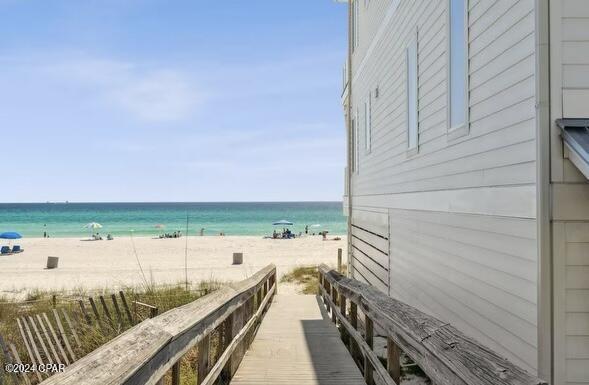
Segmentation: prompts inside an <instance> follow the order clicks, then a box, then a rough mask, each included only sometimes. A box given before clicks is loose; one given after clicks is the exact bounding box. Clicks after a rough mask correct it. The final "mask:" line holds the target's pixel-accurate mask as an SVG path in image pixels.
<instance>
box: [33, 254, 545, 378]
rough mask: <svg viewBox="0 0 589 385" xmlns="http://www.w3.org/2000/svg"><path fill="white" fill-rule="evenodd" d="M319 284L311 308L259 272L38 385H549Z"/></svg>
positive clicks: (370, 290) (329, 283)
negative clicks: (410, 375)
mask: <svg viewBox="0 0 589 385" xmlns="http://www.w3.org/2000/svg"><path fill="white" fill-rule="evenodd" d="M317 278H318V287H317V288H318V292H319V295H318V296H313V295H311V296H302V295H301V296H299V295H288V294H279V292H280V290H279V288H278V280H277V276H276V267H275V266H274V265H268V266H267V267H265V268H263V269H261V270H260V271H258V272H257V273H256V274H254V275H252V276H251V277H249V278H248V279H246V280H243V281H241V282H235V283H232V284H228V285H225V286H223V287H221V288H219V289H218V290H216V291H214V292H213V293H211V294H208V295H206V296H204V297H202V298H199V299H198V300H196V301H194V302H191V303H189V304H187V305H184V306H181V307H178V308H175V309H172V310H170V311H167V312H165V313H163V314H160V315H159V316H156V317H154V318H151V319H149V320H146V321H143V322H141V323H140V324H137V325H135V326H134V327H133V328H131V329H129V330H127V331H125V332H124V333H122V334H121V335H119V336H118V337H117V338H115V339H113V340H111V341H110V342H108V343H106V344H104V345H103V346H101V347H100V348H98V349H96V350H95V351H93V352H92V353H90V354H88V355H86V356H85V357H83V358H81V359H80V360H78V361H76V362H75V363H73V364H72V365H70V366H68V367H67V368H66V371H64V372H63V373H58V374H55V375H53V376H52V377H49V378H48V379H46V380H45V381H43V382H42V385H164V384H168V385H169V384H172V385H182V384H186V383H191V384H194V383H196V385H217V384H227V383H231V384H232V385H361V384H364V383H366V384H368V385H374V384H383V385H399V384H400V385H403V382H405V379H404V376H403V370H405V369H403V367H413V368H412V369H411V370H413V371H415V368H414V366H418V367H419V368H420V369H421V370H422V371H423V373H424V374H425V375H426V376H427V377H428V378H429V380H431V383H434V384H452V385H545V384H546V382H545V381H542V380H540V379H538V378H536V377H535V376H534V375H532V374H530V373H528V372H526V371H525V370H523V369H521V368H520V367H518V366H517V365H516V364H514V363H512V362H510V361H508V360H506V359H505V358H503V357H501V356H499V355H498V354H496V353H495V352H493V351H492V350H490V349H489V348H487V347H486V346H484V345H482V344H481V343H479V342H478V341H476V340H473V339H472V338H470V337H468V336H466V335H465V334H463V333H462V332H461V331H459V330H458V329H456V328H455V327H453V326H452V325H450V324H448V323H445V322H443V321H441V320H439V319H437V318H435V317H432V316H430V315H428V314H426V313H423V312H421V311H420V310H418V309H416V308H414V307H412V306H409V305H408V304H405V303H403V302H400V301H398V300H396V299H394V298H392V297H390V296H388V295H387V294H386V293H383V292H382V291H380V290H378V289H376V288H374V287H372V286H369V285H367V284H366V283H363V282H360V281H358V280H355V279H353V278H349V277H346V276H343V275H342V274H340V273H339V272H338V271H335V270H332V269H330V268H329V267H327V266H325V265H321V266H320V267H319V269H318V274H317ZM348 352H349V353H348ZM188 361H189V362H190V365H186V363H187V362H188ZM195 364H196V365H195ZM188 371H190V372H188ZM195 378H196V381H195V380H194V379H195ZM405 383H406V382H405Z"/></svg>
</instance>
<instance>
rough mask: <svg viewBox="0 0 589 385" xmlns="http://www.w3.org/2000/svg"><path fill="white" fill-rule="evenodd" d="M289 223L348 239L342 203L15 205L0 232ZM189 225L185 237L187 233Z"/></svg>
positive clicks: (255, 228) (267, 229)
mask: <svg viewBox="0 0 589 385" xmlns="http://www.w3.org/2000/svg"><path fill="white" fill-rule="evenodd" d="M281 220H287V221H288V222H292V223H294V225H293V226H290V227H289V228H290V229H291V231H292V232H293V233H295V234H299V233H304V232H305V229H306V228H307V229H308V231H309V232H311V233H312V232H315V233H318V232H320V231H329V232H330V233H331V234H339V235H343V234H345V233H346V230H347V226H346V217H345V216H344V210H343V205H342V203H341V202H247V203H242V202H204V203H198V202H196V203H162V202H152V203H139V202H135V203H122V202H118V203H68V204H65V203H55V204H47V203H30V204H26V203H19V204H0V232H4V231H16V232H18V233H20V234H22V235H23V236H24V237H25V238H26V237H43V234H44V233H47V234H48V235H49V236H50V237H59V238H77V237H84V236H87V235H88V234H90V231H91V230H90V229H87V228H85V225H86V224H88V223H90V222H96V223H99V224H101V225H102V227H101V228H98V229H95V230H94V231H95V232H100V233H101V234H104V235H106V234H109V233H110V234H112V235H114V236H130V235H131V233H133V234H134V235H142V236H154V235H156V234H162V233H173V232H174V231H181V232H182V233H184V234H191V235H197V234H200V231H201V229H203V228H204V232H205V235H219V234H220V233H224V234H226V235H236V236H238V235H253V236H263V235H269V234H272V232H273V230H278V231H281V230H282V228H281V227H280V226H273V223H275V222H277V221H281ZM187 221H188V231H187Z"/></svg>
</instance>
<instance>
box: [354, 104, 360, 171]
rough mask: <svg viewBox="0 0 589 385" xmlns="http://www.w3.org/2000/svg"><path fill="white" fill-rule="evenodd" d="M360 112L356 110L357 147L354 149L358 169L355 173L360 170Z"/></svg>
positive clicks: (355, 133) (355, 138)
mask: <svg viewBox="0 0 589 385" xmlns="http://www.w3.org/2000/svg"><path fill="white" fill-rule="evenodd" d="M359 117H360V112H359V111H358V110H357V109H356V118H355V119H354V120H355V122H356V125H355V128H356V130H355V131H354V135H355V136H354V141H355V147H354V163H355V164H356V168H355V171H356V173H358V171H359V169H360V130H359V128H360V127H359V126H360V119H359Z"/></svg>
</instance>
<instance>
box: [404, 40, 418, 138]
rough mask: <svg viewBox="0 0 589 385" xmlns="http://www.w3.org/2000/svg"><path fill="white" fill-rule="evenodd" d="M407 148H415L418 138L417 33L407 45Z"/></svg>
mask: <svg viewBox="0 0 589 385" xmlns="http://www.w3.org/2000/svg"><path fill="white" fill-rule="evenodd" d="M406 53H407V148H408V149H410V150H414V149H415V150H416V149H417V145H418V140H419V119H418V107H419V97H418V89H419V84H418V80H419V75H418V62H417V34H416V36H415V38H414V39H412V41H411V43H409V46H407V51H406Z"/></svg>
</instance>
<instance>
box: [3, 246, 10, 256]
mask: <svg viewBox="0 0 589 385" xmlns="http://www.w3.org/2000/svg"><path fill="white" fill-rule="evenodd" d="M0 254H12V253H11V252H10V247H8V246H2V248H1V249H0Z"/></svg>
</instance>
